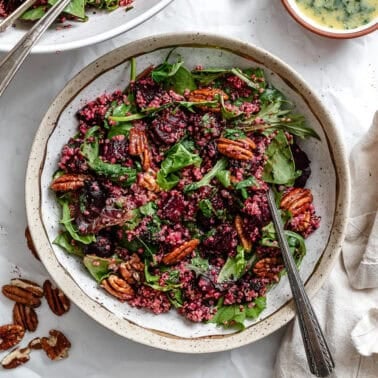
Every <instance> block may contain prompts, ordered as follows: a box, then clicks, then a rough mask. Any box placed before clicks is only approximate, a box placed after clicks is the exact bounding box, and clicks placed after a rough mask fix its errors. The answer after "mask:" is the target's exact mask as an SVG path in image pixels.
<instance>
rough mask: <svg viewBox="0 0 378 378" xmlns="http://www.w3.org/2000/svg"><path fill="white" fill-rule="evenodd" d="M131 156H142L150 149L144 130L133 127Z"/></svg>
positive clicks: (130, 135)
mask: <svg viewBox="0 0 378 378" xmlns="http://www.w3.org/2000/svg"><path fill="white" fill-rule="evenodd" d="M129 142H130V145H129V154H130V155H140V154H142V153H143V151H144V150H146V149H147V148H148V145H147V136H146V133H145V132H144V131H143V130H138V129H136V128H135V127H133V128H132V129H131V130H130V134H129Z"/></svg>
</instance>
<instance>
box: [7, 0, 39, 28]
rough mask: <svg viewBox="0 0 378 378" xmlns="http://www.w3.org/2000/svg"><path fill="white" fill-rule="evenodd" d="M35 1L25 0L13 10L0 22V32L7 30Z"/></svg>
mask: <svg viewBox="0 0 378 378" xmlns="http://www.w3.org/2000/svg"><path fill="white" fill-rule="evenodd" d="M36 1H37V0H26V1H24V2H23V3H22V4H21V5H20V6H19V7H18V8H17V9H15V10H14V11H13V12H12V13H11V14H10V15H9V16H8V17H7V18H5V19H4V20H2V21H1V22H0V32H3V31H5V30H6V29H7V27H8V26H10V25H11V24H12V22H13V21H16V20H17V19H18V18H19V17H20V16H21V15H22V14H23V13H24V12H25V11H27V10H28V9H29V8H30V7H31V6H32V5H33V4H34V3H35V2H36Z"/></svg>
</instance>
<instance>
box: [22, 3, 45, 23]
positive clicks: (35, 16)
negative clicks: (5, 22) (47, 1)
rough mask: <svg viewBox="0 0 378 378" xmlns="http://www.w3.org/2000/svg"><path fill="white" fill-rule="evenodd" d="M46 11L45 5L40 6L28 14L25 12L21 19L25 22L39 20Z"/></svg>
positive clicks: (28, 11)
mask: <svg viewBox="0 0 378 378" xmlns="http://www.w3.org/2000/svg"><path fill="white" fill-rule="evenodd" d="M45 9H46V7H45V6H43V5H40V6H39V7H35V8H31V9H28V10H27V11H26V12H24V13H23V14H22V16H21V17H20V19H21V20H25V21H36V20H39V19H40V18H42V17H43V15H44V14H45V13H46V11H45Z"/></svg>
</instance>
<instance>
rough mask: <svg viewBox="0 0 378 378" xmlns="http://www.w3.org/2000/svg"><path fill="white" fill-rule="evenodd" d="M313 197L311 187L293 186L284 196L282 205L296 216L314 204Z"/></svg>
mask: <svg viewBox="0 0 378 378" xmlns="http://www.w3.org/2000/svg"><path fill="white" fill-rule="evenodd" d="M312 201H313V197H312V194H311V191H310V190H309V189H303V188H292V189H290V190H288V191H287V192H286V193H285V194H284V195H283V197H282V199H281V203H280V207H281V208H282V209H284V210H287V211H290V213H291V214H292V215H293V216H294V217H295V216H296V215H299V214H303V213H305V212H306V210H307V209H308V208H309V207H310V205H311V204H312Z"/></svg>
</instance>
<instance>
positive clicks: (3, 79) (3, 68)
mask: <svg viewBox="0 0 378 378" xmlns="http://www.w3.org/2000/svg"><path fill="white" fill-rule="evenodd" d="M70 1H71V0H58V1H57V2H56V3H55V4H54V5H53V6H52V7H51V8H50V9H49V10H48V11H47V12H46V14H45V15H44V16H43V17H42V18H41V19H40V20H39V21H38V22H36V23H35V24H34V25H33V27H32V28H31V29H30V30H29V31H28V32H27V33H26V34H25V35H24V36H23V37H22V38H21V40H20V41H19V42H18V43H17V44H16V46H14V47H13V49H12V50H11V51H10V52H9V53H8V54H7V55H6V56H5V57H4V59H3V60H2V61H1V62H0V96H1V95H2V94H3V93H4V91H5V89H6V88H7V86H8V85H9V83H10V82H11V80H12V79H13V77H14V75H15V74H16V72H17V71H18V69H19V68H20V67H21V64H22V63H23V62H24V60H25V59H26V57H27V56H28V55H29V53H30V50H31V49H32V47H33V46H34V45H35V43H36V42H37V41H38V40H39V39H40V37H41V36H42V34H43V33H44V32H45V31H46V29H47V28H48V27H49V26H50V25H51V24H52V23H53V22H54V21H55V19H56V18H57V17H58V16H59V14H60V13H62V11H63V9H64V8H65V7H66V6H67V5H68V4H69V2H70Z"/></svg>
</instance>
